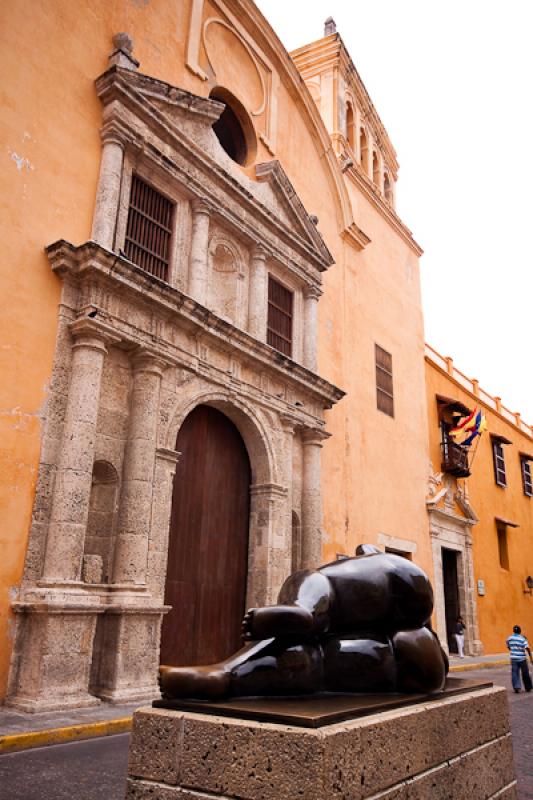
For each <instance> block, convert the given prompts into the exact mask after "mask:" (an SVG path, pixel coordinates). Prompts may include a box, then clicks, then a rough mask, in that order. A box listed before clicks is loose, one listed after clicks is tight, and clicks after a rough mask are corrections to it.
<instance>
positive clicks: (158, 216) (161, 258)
mask: <svg viewBox="0 0 533 800" xmlns="http://www.w3.org/2000/svg"><path fill="white" fill-rule="evenodd" d="M173 215H174V204H173V203H172V202H171V201H170V200H167V198H166V197H164V196H163V195H162V194H160V192H158V191H156V190H155V189H153V188H152V187H151V186H149V185H148V184H147V183H145V182H144V181H143V180H141V178H139V177H138V175H133V176H132V181H131V195H130V206H129V211H128V224H127V227H126V241H125V244H124V252H125V253H126V256H127V257H128V258H129V259H130V261H133V263H134V264H137V266H138V267H141V269H144V270H145V271H146V272H149V273H150V274H151V275H155V276H156V278H161V280H163V281H166V280H168V267H169V259H170V239H171V236H172V218H173Z"/></svg>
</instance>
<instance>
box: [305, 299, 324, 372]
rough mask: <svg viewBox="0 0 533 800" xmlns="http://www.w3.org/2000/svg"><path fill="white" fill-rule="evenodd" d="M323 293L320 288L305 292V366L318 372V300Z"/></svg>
mask: <svg viewBox="0 0 533 800" xmlns="http://www.w3.org/2000/svg"><path fill="white" fill-rule="evenodd" d="M321 294H322V292H321V291H320V289H319V288H318V286H308V287H307V288H306V289H305V291H304V335H303V365H304V367H307V369H310V370H312V371H313V372H316V368H317V326H318V298H319V297H320V295H321Z"/></svg>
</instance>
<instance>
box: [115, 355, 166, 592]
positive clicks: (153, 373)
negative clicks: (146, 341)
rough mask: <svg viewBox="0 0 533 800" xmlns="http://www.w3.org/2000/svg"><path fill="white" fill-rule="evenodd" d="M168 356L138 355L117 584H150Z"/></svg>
mask: <svg viewBox="0 0 533 800" xmlns="http://www.w3.org/2000/svg"><path fill="white" fill-rule="evenodd" d="M166 366H167V364H166V362H165V361H164V359H163V358H161V357H160V356H158V355H156V354H155V353H152V352H151V351H149V350H147V349H146V348H139V350H138V351H137V352H136V353H135V355H134V356H133V387H132V396H131V405H130V417H129V425H128V438H127V442H126V451H125V455H124V467H123V474H122V488H121V493H120V503H119V515H118V525H117V541H116V552H115V561H114V567H113V582H114V583H120V584H123V583H133V584H141V585H142V584H144V583H145V582H146V568H147V557H148V542H149V537H150V521H151V515H152V493H153V489H154V467H155V453H156V438H157V420H158V413H159V395H160V390H161V378H162V375H163V371H164V369H165V367H166Z"/></svg>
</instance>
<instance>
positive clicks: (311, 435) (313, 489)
mask: <svg viewBox="0 0 533 800" xmlns="http://www.w3.org/2000/svg"><path fill="white" fill-rule="evenodd" d="M327 436H328V434H327V433H325V431H321V430H316V429H313V428H305V429H304V430H303V431H302V444H303V476H302V478H303V480H302V569H314V568H316V567H317V566H318V565H319V564H320V562H321V560H322V492H321V482H320V450H321V448H322V442H323V441H324V439H325V438H327Z"/></svg>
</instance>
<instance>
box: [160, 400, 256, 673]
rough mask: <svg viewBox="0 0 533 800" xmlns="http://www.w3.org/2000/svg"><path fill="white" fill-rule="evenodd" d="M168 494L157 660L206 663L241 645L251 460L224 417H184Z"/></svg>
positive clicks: (202, 412)
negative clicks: (164, 609)
mask: <svg viewBox="0 0 533 800" xmlns="http://www.w3.org/2000/svg"><path fill="white" fill-rule="evenodd" d="M176 450H177V451H178V452H179V453H180V457H179V462H178V465H177V469H176V474H175V477H174V485H173V495H172V512H171V520H170V533H169V549H168V566H167V577H166V584H165V604H167V605H170V606H172V610H171V611H170V612H169V613H168V614H167V615H166V616H165V618H164V621H163V627H162V633H161V663H164V664H174V665H179V664H202V663H203V664H209V663H214V662H217V661H219V660H221V659H223V658H226V657H227V656H228V655H230V654H231V653H232V652H234V651H235V650H237V649H238V648H239V647H240V645H241V638H240V633H241V621H242V616H243V613H244V610H245V598H246V582H247V565H248V532H249V516H250V483H251V470H250V460H249V456H248V452H247V449H246V446H245V444H244V441H243V439H242V437H241V435H240V433H239V431H238V429H237V427H236V426H235V425H234V424H233V422H231V420H230V419H228V417H227V416H226V415H225V414H223V413H222V412H221V411H219V410H218V409H215V408H212V407H211V406H207V405H199V406H197V407H196V408H195V409H194V410H193V411H191V413H190V414H189V415H188V416H187V418H186V419H185V421H184V422H183V425H182V426H181V428H180V431H179V433H178V436H177V442H176Z"/></svg>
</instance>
